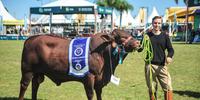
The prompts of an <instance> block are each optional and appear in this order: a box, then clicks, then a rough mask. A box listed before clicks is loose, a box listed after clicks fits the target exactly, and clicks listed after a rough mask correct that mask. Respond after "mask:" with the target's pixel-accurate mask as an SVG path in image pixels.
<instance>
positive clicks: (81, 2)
mask: <svg viewBox="0 0 200 100" xmlns="http://www.w3.org/2000/svg"><path fill="white" fill-rule="evenodd" d="M58 6H60V7H62V6H81V7H83V6H94V8H95V9H96V8H97V5H96V4H93V3H90V2H88V1H86V0H76V1H74V0H57V1H54V2H51V3H48V4H46V5H43V7H58ZM49 19H50V16H49V15H42V16H41V17H40V18H39V19H38V20H37V21H36V23H37V24H39V23H49ZM76 19H77V15H53V16H52V23H72V22H73V21H74V20H76ZM92 20H93V21H92ZM91 21H92V22H94V15H93V14H89V15H85V22H91ZM97 22H98V21H97Z"/></svg>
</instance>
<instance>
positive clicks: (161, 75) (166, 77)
mask: <svg viewBox="0 0 200 100" xmlns="http://www.w3.org/2000/svg"><path fill="white" fill-rule="evenodd" d="M152 26H153V29H152V31H150V32H148V33H147V36H148V38H149V39H150V45H151V46H152V49H153V50H150V51H152V52H153V53H152V54H153V56H152V59H151V60H150V61H146V62H145V78H146V83H147V87H148V89H149V96H150V100H156V99H157V97H156V92H157V86H158V82H159V83H160V85H161V87H162V89H163V91H164V96H165V97H164V98H165V100H172V94H173V92H172V85H171V77H170V74H169V72H168V70H167V66H166V65H168V64H169V63H171V62H172V57H173V55H174V49H173V47H172V44H171V42H170V39H169V36H168V35H166V34H165V33H164V32H162V31H161V27H162V17H160V16H155V17H154V18H153V19H152ZM143 39H144V38H143ZM150 49H151V48H150ZM165 50H167V51H168V54H167V55H166V54H165ZM140 51H142V50H140ZM140 51H139V52H140ZM149 57H150V56H149V55H148V53H147V55H146V59H148V58H149Z"/></svg>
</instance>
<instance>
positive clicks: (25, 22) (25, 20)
mask: <svg viewBox="0 0 200 100" xmlns="http://www.w3.org/2000/svg"><path fill="white" fill-rule="evenodd" d="M27 29H28V22H27V17H26V15H25V16H24V30H27Z"/></svg>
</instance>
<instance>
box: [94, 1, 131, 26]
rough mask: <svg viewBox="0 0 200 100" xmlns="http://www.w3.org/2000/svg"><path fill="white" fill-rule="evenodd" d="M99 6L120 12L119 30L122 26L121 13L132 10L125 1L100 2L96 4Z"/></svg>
mask: <svg viewBox="0 0 200 100" xmlns="http://www.w3.org/2000/svg"><path fill="white" fill-rule="evenodd" d="M97 4H98V5H99V6H107V7H111V8H114V9H116V10H117V11H119V12H120V28H121V26H122V25H121V24H122V13H123V12H124V11H126V12H128V10H132V9H133V6H132V5H131V4H129V3H128V2H127V1H126V0H100V1H98V2H97Z"/></svg>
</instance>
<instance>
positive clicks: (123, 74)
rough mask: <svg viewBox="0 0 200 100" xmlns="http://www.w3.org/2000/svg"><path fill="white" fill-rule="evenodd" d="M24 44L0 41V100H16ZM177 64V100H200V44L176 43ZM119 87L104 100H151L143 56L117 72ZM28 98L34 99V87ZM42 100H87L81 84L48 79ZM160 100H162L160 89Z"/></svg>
mask: <svg viewBox="0 0 200 100" xmlns="http://www.w3.org/2000/svg"><path fill="white" fill-rule="evenodd" d="M23 42H24V41H2V40H1V41H0V100H17V97H18V93H19V82H20V78H21V72H20V61H21V52H22V47H23ZM173 46H174V49H175V56H174V62H173V63H172V64H170V65H169V66H168V67H169V71H170V73H171V77H172V81H173V82H172V84H173V88H174V99H175V100H199V99H200V44H181V43H174V44H173ZM115 75H116V76H117V77H119V78H120V79H121V80H120V85H119V86H116V85H114V84H112V83H109V84H108V85H107V86H106V87H105V88H104V89H103V94H102V97H103V100H148V92H147V87H146V84H145V79H144V62H143V60H142V57H141V54H138V53H137V52H134V53H131V54H129V55H128V57H127V58H126V59H125V61H124V62H123V64H122V65H119V66H118V67H117V69H116V73H115ZM25 98H26V99H28V100H30V99H31V85H30V86H29V88H28V90H27V92H26V94H25ZM38 98H39V99H40V100H86V99H87V98H86V95H85V91H84V88H83V86H82V84H81V83H78V82H67V83H63V84H62V85H61V86H59V87H58V86H56V85H55V84H54V83H53V82H52V81H50V80H49V79H48V78H47V77H45V82H44V83H42V84H41V86H40V88H39V93H38ZM95 99H96V97H95V98H94V100H95ZM158 100H163V93H162V90H161V89H160V87H159V91H158Z"/></svg>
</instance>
